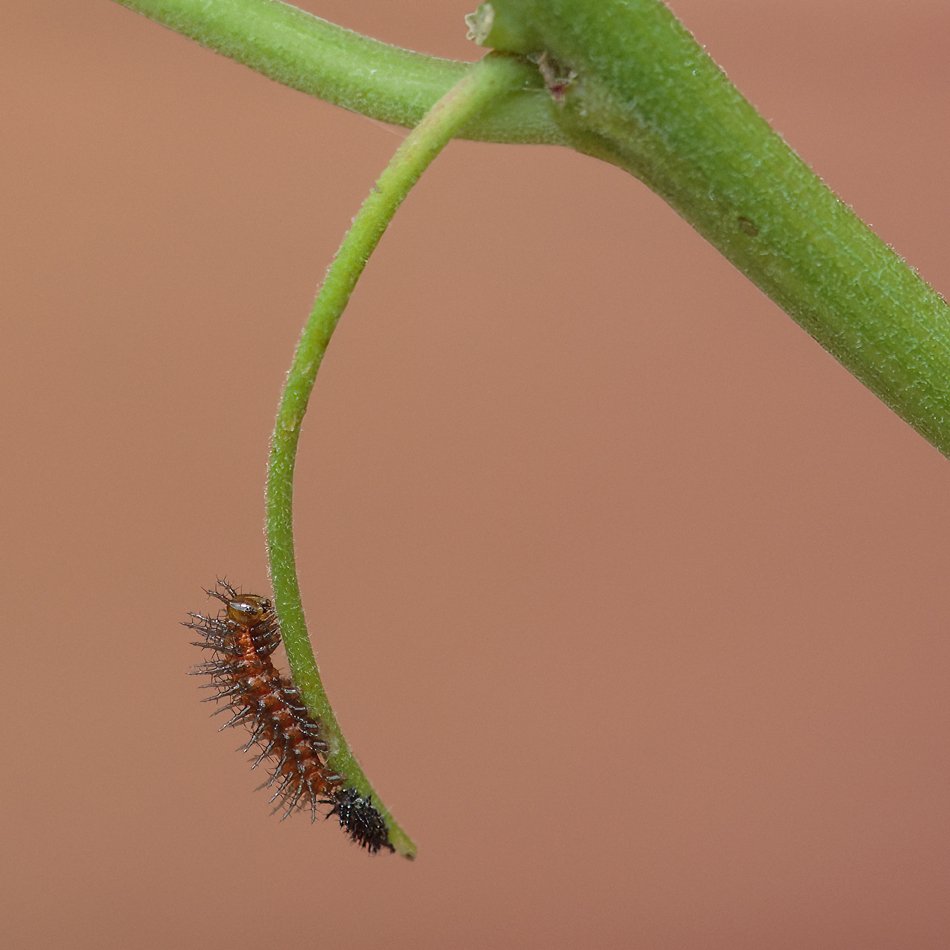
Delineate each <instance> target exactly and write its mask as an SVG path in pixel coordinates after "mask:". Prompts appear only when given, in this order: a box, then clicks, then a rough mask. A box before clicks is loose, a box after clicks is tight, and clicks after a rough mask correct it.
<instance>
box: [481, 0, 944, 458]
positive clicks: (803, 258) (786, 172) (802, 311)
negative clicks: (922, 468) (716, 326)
mask: <svg viewBox="0 0 950 950" xmlns="http://www.w3.org/2000/svg"><path fill="white" fill-rule="evenodd" d="M481 24H482V27H481V32H482V35H481V37H480V39H481V40H482V41H483V42H484V43H485V45H488V46H492V47H494V48H495V49H502V50H506V51H509V52H514V53H520V54H522V55H533V56H535V58H537V55H538V54H541V53H543V54H544V55H545V59H544V60H543V61H542V62H543V63H544V64H545V66H546V68H547V71H548V75H549V76H550V75H552V73H554V74H556V75H557V76H564V75H570V74H574V78H573V81H572V82H571V84H570V85H569V86H568V87H567V88H566V89H564V90H562V95H561V99H562V103H563V107H562V108H561V110H560V112H559V114H558V121H559V122H560V124H561V128H562V129H563V131H564V134H565V135H566V136H567V138H568V139H569V142H570V144H571V145H572V146H573V147H574V148H575V149H577V150H578V151H582V152H586V153H587V154H590V155H595V156H598V157H600V158H603V159H605V160H607V161H609V162H612V163H614V164H616V165H619V166H620V167H622V168H625V169H626V170H627V171H629V172H631V173H632V174H633V175H636V176H637V177H638V178H640V179H641V180H642V181H644V182H645V183H646V184H647V185H649V187H650V188H652V189H653V190H654V191H656V192H657V193H659V194H660V195H661V196H662V197H663V198H665V199H666V200H667V201H668V202H669V203H670V204H671V205H672V206H673V208H675V209H676V210H677V211H678V212H679V213H680V214H681V215H682V216H683V217H684V218H685V219H686V220H687V221H689V222H690V224H692V225H693V227H695V228H696V230H697V231H699V232H700V233H701V234H702V235H703V236H704V237H706V238H707V239H708V240H709V241H710V242H711V243H712V244H714V245H715V246H716V247H717V248H718V249H719V250H720V251H721V252H722V253H723V254H725V256H726V257H728V258H729V260H731V261H732V262H733V263H734V264H735V265H736V267H738V268H739V269H740V270H741V271H742V272H743V273H744V274H746V275H747V276H748V277H749V278H751V279H752V280H753V281H754V282H755V283H756V284H758V286H759V287H761V288H762V290H764V291H765V293H767V294H768V295H769V296H770V297H771V298H772V299H773V300H775V301H776V302H777V303H778V304H779V305H780V306H781V307H782V308H783V309H785V310H786V311H787V312H788V313H789V314H790V315H791V316H792V317H794V319H795V320H797V321H798V323H800V324H801V326H802V327H804V328H805V329H806V330H807V331H808V332H809V333H810V334H811V335H812V336H813V337H814V338H815V339H816V340H817V341H818V342H819V343H820V344H821V345H822V346H824V347H825V348H826V349H827V350H829V351H830V352H831V353H832V355H834V356H835V357H836V358H837V359H838V360H840V361H841V362H842V363H843V364H844V365H845V366H846V367H847V368H848V369H849V370H850V371H851V372H852V373H854V375H855V376H857V377H858V379H860V380H861V381H862V382H863V383H864V384H865V385H866V386H868V387H869V388H870V389H871V390H872V391H873V392H874V393H876V394H877V395H878V396H879V397H880V398H881V399H882V400H883V401H884V402H885V403H887V404H888V405H889V406H891V408H893V409H894V410H895V411H896V412H897V413H899V414H900V415H901V416H902V417H903V418H904V419H905V420H907V422H909V423H910V424H911V425H912V426H914V428H916V429H917V430H918V431H919V432H920V433H921V435H923V436H924V437H925V438H926V439H928V440H929V441H930V442H932V443H933V444H934V445H935V446H937V448H939V449H940V451H941V452H943V453H944V454H945V455H950V307H948V306H947V303H946V301H944V300H943V298H942V297H940V295H939V294H938V293H937V292H936V291H935V290H934V289H933V288H932V287H930V286H928V285H927V284H926V283H925V282H924V281H923V280H921V279H920V277H919V276H918V275H917V274H916V273H915V272H914V271H913V270H911V268H910V267H908V266H907V264H905V263H904V261H903V260H901V258H900V257H898V256H897V254H895V253H894V252H893V251H892V250H891V249H890V248H889V247H887V245H885V244H884V242H883V241H881V240H880V238H878V237H877V236H876V235H875V234H874V233H873V232H872V231H871V230H870V229H869V228H868V227H867V226H866V225H865V224H864V223H863V222H862V221H861V220H860V219H859V218H858V217H857V216H856V215H855V214H854V213H853V212H852V211H851V210H850V208H848V207H847V206H846V205H845V204H844V203H842V202H841V201H840V200H839V199H838V198H837V197H836V196H835V195H834V194H833V193H832V192H831V191H830V189H828V188H827V187H826V186H825V185H824V183H823V182H822V181H821V180H820V179H819V178H818V176H817V175H815V173H814V172H812V171H811V169H810V168H808V166H807V165H806V164H805V163H804V162H803V161H802V160H801V159H800V158H799V157H798V156H797V155H796V154H795V153H794V152H793V151H792V150H791V149H790V148H789V147H788V145H787V144H786V143H785V142H784V141H783V140H782V138H781V137H780V136H779V135H777V134H776V133H775V132H774V131H773V130H772V129H771V128H770V127H769V125H768V124H767V123H766V121H765V120H764V119H763V118H762V117H761V116H760V115H759V114H758V113H757V112H756V111H755V109H753V107H752V106H751V105H750V104H749V103H748V102H747V101H746V100H745V99H744V98H743V97H742V96H741V95H740V93H739V92H738V90H737V89H736V88H735V87H734V86H733V85H732V83H730V82H729V80H728V79H727V78H726V76H725V75H724V74H723V73H722V72H721V70H720V69H719V68H718V67H717V66H716V64H715V63H714V62H713V61H712V60H711V59H710V58H709V57H708V56H707V55H706V54H705V53H704V52H703V50H702V49H701V48H700V46H699V45H698V44H697V43H696V42H695V41H694V40H693V38H692V37H691V36H690V34H689V33H688V32H687V31H686V29H685V28H684V27H683V26H682V25H681V24H680V23H679V21H678V20H677V19H676V18H675V17H674V16H673V14H672V13H671V12H670V11H669V10H668V9H667V8H666V6H665V5H664V4H663V3H661V2H659V0H493V3H491V4H483V6H482V8H481Z"/></svg>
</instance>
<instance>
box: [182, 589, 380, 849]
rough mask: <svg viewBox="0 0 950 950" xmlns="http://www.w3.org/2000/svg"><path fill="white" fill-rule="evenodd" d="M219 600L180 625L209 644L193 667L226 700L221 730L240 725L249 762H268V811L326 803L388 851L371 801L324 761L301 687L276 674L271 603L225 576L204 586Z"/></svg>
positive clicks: (320, 736)
mask: <svg viewBox="0 0 950 950" xmlns="http://www.w3.org/2000/svg"><path fill="white" fill-rule="evenodd" d="M206 593H207V594H208V596H209V597H214V598H216V599H217V600H219V601H221V603H222V605H223V607H222V609H221V611H220V612H219V614H218V616H217V617H210V616H205V615H204V614H189V615H188V616H189V617H190V618H191V620H189V621H188V622H186V623H185V626H186V627H189V628H190V629H192V630H196V631H197V632H198V633H199V634H200V635H201V637H202V640H201V641H200V642H197V643H196V644H195V646H198V647H201V648H202V649H205V650H211V651H212V653H213V657H212V659H211V660H209V661H208V662H205V663H202V664H200V665H199V666H197V667H195V669H194V671H193V672H194V675H197V676H210V677H211V682H210V683H209V684H207V687H208V688H209V689H213V690H214V691H215V693H214V696H212V697H211V698H212V699H214V700H218V701H220V700H222V699H223V700H226V702H227V706H226V707H224V708H223V709H221V710H218V712H224V711H225V710H227V709H230V710H231V711H232V712H233V716H232V717H231V719H230V720H229V721H228V722H227V723H225V725H224V726H223V727H222V728H227V727H229V726H238V725H241V724H244V725H246V726H247V728H248V729H249V730H250V732H251V738H250V740H249V741H248V743H247V745H245V746H244V750H243V751H245V752H249V751H250V750H251V749H252V748H254V747H255V746H256V747H257V749H258V752H257V756H256V758H255V760H254V764H253V766H252V768H257V767H258V766H259V765H260V764H261V763H263V762H268V763H269V764H270V777H269V778H268V779H267V781H266V782H265V783H264V785H265V787H273V788H274V794H273V796H272V797H271V802H276V804H275V806H274V811H275V812H277V811H283V817H284V818H287V817H289V816H290V815H291V814H293V812H295V811H297V810H298V809H301V808H306V807H308V806H309V808H310V814H311V818H312V819H313V820H316V818H317V815H318V807H317V806H318V805H330V806H331V808H330V811H329V813H328V815H327V817H328V818H329V817H330V815H337V817H338V818H339V821H340V826H341V827H342V828H344V829H345V830H346V832H347V834H349V836H350V837H351V838H352V839H353V840H354V841H355V842H356V843H357V844H358V845H360V846H361V847H364V848H366V849H367V850H368V851H370V852H371V853H375V852H376V851H379V850H380V849H381V848H388V849H389V850H390V851H392V850H394V849H393V846H392V845H391V844H390V843H389V833H388V831H387V828H386V823H385V822H384V821H383V817H382V815H380V813H379V811H378V810H377V808H376V806H375V805H373V802H372V799H370V798H364V797H363V796H361V795H360V794H359V792H357V791H356V789H353V788H347V787H346V786H345V785H344V783H343V776H342V775H339V774H337V773H336V772H334V771H333V770H332V769H331V768H330V766H329V765H328V764H327V753H328V752H329V746H328V745H327V742H326V738H325V736H324V733H323V729H322V727H321V725H320V722H319V721H318V720H316V719H314V718H313V717H312V716H311V715H310V713H309V712H308V710H307V707H306V706H305V705H304V702H303V700H302V699H301V697H300V691H299V690H298V689H297V687H296V686H294V684H293V683H292V682H291V681H290V680H289V679H288V678H287V677H285V676H282V675H281V674H280V673H278V672H277V670H276V669H275V667H274V664H273V662H272V661H271V654H272V653H273V652H274V650H276V649H277V646H278V644H279V643H280V626H279V625H278V622H277V616H276V614H275V613H274V608H273V606H272V604H271V602H270V601H269V600H268V599H267V598H266V597H261V596H259V595H258V594H239V593H238V592H237V591H236V590H235V589H234V588H233V587H232V586H231V585H230V584H228V583H227V582H226V581H221V580H219V581H218V584H217V589H216V590H209V591H206Z"/></svg>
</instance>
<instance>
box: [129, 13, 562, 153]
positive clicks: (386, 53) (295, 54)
mask: <svg viewBox="0 0 950 950" xmlns="http://www.w3.org/2000/svg"><path fill="white" fill-rule="evenodd" d="M116 2H117V3H120V4H121V5H122V6H124V7H129V8H130V9H132V10H136V11H138V12H139V13H142V14H144V15H145V16H147V17H149V18H151V19H152V20H155V21H156V22H158V23H162V24H164V25H165V26H167V27H169V28H170V29H173V30H175V31H176V32H178V33H182V34H184V35H185V36H189V37H191V38H192V39H193V40H197V41H198V42H199V43H201V44H202V46H206V47H208V48H209V49H212V50H215V52H218V53H221V54H222V55H224V56H228V57H230V58H231V59H235V60H237V61H238V62H239V63H243V64H244V65H245V66H249V67H250V68H251V69H254V70H257V71H258V72H260V73H263V74H264V75H265V76H268V77H270V78H271V79H274V80H276V81H277V82H280V83H283V84H284V85H286V86H290V87H291V88H293V89H298V90H300V91H301V92H305V93H307V94H308V95H311V96H316V97H317V98H318V99H323V100H325V101H326V102H332V103H333V104H334V105H338V106H343V108H345V109H350V110H352V111H353V112H359V113H362V114H363V115H367V116H371V117H372V118H374V119H380V120H382V121H383V122H392V123H394V124H396V125H403V126H407V127H412V126H415V125H417V124H418V123H419V122H420V121H421V119H422V117H423V116H424V115H425V114H426V112H428V111H429V109H431V108H432V106H433V105H435V103H436V102H437V101H438V99H439V98H440V97H441V96H443V95H445V93H446V92H448V90H449V89H451V88H452V86H454V85H455V84H456V83H457V82H458V81H459V80H460V79H461V78H462V76H463V75H464V74H465V71H466V69H467V68H468V66H469V65H470V64H469V63H461V62H455V61H453V60H448V59H439V58H438V57H435V56H424V55H422V54H421V53H414V52H411V51H409V50H405V49H400V48H399V47H396V46H390V45H388V44H386V43H380V42H379V41H378V40H373V39H370V38H369V37H366V36H361V35H360V34H359V33H354V32H352V31H351V30H346V29H344V28H343V27H340V26H336V25H335V24H333V23H328V22H327V21H326V20H321V19H319V18H318V17H315V16H311V15H310V14H309V13H306V12H304V11H303V10H298V9H297V8H296V7H293V6H290V5H289V4H287V3H279V2H276V0H214V2H212V3H209V2H208V0H116ZM514 85H515V86H523V87H524V88H523V90H522V92H521V94H520V95H517V96H509V97H507V98H506V99H505V101H504V103H502V104H501V105H500V106H499V108H497V109H492V110H491V111H487V112H485V113H484V114H482V115H479V116H474V117H473V118H472V119H471V120H470V121H468V122H466V124H465V125H464V126H463V127H461V128H460V129H459V134H458V135H457V136H456V138H471V139H481V140H484V141H489V142H525V143H528V142H536V143H548V144H557V143H562V142H563V141H564V138H563V135H562V133H561V131H560V129H559V128H558V126H557V123H556V122H555V121H554V112H555V109H554V107H553V105H552V103H551V100H550V97H549V96H547V95H546V94H545V93H544V89H543V87H542V84H541V82H540V81H539V78H538V75H537V71H536V70H534V69H532V68H531V67H530V66H528V65H527V64H525V65H523V66H522V67H521V68H520V72H519V74H518V75H517V76H516V78H515V80H514Z"/></svg>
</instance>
